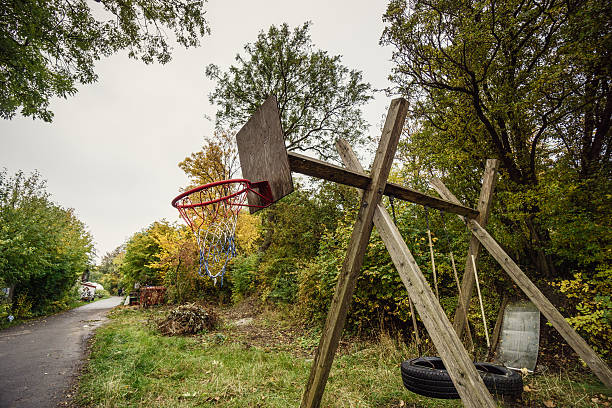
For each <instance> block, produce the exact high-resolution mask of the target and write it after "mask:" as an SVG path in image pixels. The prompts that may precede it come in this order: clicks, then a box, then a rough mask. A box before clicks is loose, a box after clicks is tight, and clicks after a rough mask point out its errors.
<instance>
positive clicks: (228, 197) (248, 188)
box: [172, 179, 272, 209]
mask: <svg viewBox="0 0 612 408" xmlns="http://www.w3.org/2000/svg"><path fill="white" fill-rule="evenodd" d="M237 183H241V184H244V185H245V187H244V188H241V189H240V190H238V191H236V192H234V193H232V194H228V195H226V196H224V197H219V198H214V199H212V200H208V201H203V202H201V203H192V204H179V201H180V200H182V199H183V198H185V197H188V196H189V195H191V194H194V193H197V192H200V191H202V190H206V189H209V188H213V187H217V186H222V185H224V184H237ZM262 183H265V184H268V182H267V181H264V182H259V183H251V181H250V180H247V179H229V180H220V181H215V182H212V183H208V184H204V185H201V186H199V187H195V188H192V189H191V190H187V191H185V192H183V193H181V194H179V195H178V196H176V197H175V198H174V200H172V206H173V207H174V208H177V209H181V208H196V207H204V206H207V205H210V204H214V203H218V202H221V201H229V200H231V199H232V198H234V197H237V196H240V195H241V194H243V193H245V192H249V191H251V192H253V193H254V194H257V195H258V196H260V197H261V198H263V200H264V202H265V203H266V205H249V204H245V203H231V204H233V205H237V206H241V207H257V208H265V207H267V206H269V205H270V204H271V201H272V200H271V197H267V195H265V194H260V193H258V192H257V191H255V190H253V187H259V185H261V184H262Z"/></svg>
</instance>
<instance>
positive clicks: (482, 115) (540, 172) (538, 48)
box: [382, 0, 612, 276]
mask: <svg viewBox="0 0 612 408" xmlns="http://www.w3.org/2000/svg"><path fill="white" fill-rule="evenodd" d="M611 7H612V6H610V4H609V2H604V1H599V0H594V1H590V0H583V1H578V2H562V1H557V0H549V1H545V2H521V1H514V0H506V1H486V2H480V3H474V2H468V3H457V2H448V1H443V0H440V1H437V0H436V1H433V2H424V1H414V2H410V4H408V3H407V2H405V1H401V0H399V1H391V2H390V4H389V6H388V9H387V13H386V14H385V20H386V21H387V22H388V23H389V24H388V26H387V28H386V29H385V32H384V34H383V38H382V42H383V43H384V44H390V45H393V46H394V47H395V48H396V50H395V51H394V55H393V60H394V62H395V63H396V67H395V69H394V72H393V74H392V80H393V81H394V82H395V83H396V84H397V87H398V89H399V90H400V92H402V93H403V94H405V95H407V96H408V97H409V98H410V99H411V100H412V106H413V107H414V108H413V112H412V113H413V114H414V117H415V118H417V120H419V121H420V123H421V124H422V126H423V128H422V129H423V133H422V135H421V139H424V138H425V137H429V138H430V142H429V143H430V148H431V149H435V150H437V151H438V152H441V150H443V149H447V150H450V149H454V150H453V151H452V154H454V155H456V159H459V158H460V157H461V156H463V158H464V159H465V157H466V156H467V157H469V158H475V159H477V160H475V165H476V166H481V165H482V153H483V152H484V153H490V154H491V155H492V156H494V157H496V158H498V159H499V160H500V161H501V162H502V171H503V176H504V179H505V180H506V181H507V183H505V184H503V187H502V189H504V188H505V189H506V190H507V191H508V192H509V193H510V195H509V196H508V197H507V198H509V200H506V202H507V203H508V207H509V208H508V209H509V211H508V212H509V213H510V212H514V214H516V215H517V217H515V218H514V219H512V218H510V217H509V218H507V219H506V220H505V221H506V224H507V226H508V228H512V229H515V230H516V229H517V227H518V230H519V231H520V230H524V239H523V242H524V243H525V249H526V252H527V253H529V257H530V258H531V262H532V263H533V264H534V265H536V267H537V269H538V271H539V272H540V274H541V275H542V276H550V275H552V271H553V267H554V260H553V259H551V257H550V256H549V254H547V252H546V250H547V247H548V246H549V244H550V236H549V235H550V230H549V229H546V228H545V227H544V226H543V225H542V219H541V218H540V217H539V214H540V212H541V206H540V202H538V200H537V197H538V194H540V191H539V190H538V189H540V185H539V184H540V182H541V181H542V179H543V178H544V177H545V176H546V175H547V174H548V173H549V171H550V170H551V169H552V168H554V167H555V166H558V165H561V164H562V163H570V168H571V167H573V168H574V169H576V172H577V179H576V182H578V183H581V182H582V181H584V180H586V179H593V178H598V179H599V180H606V179H609V176H610V170H611V169H610V166H609V158H610V142H611V141H612V132H611V131H610V123H611V120H610V118H611V115H612V93H611V92H610V89H612V88H610V85H612V77H611V73H610V66H611V64H610V62H611V53H610V41H611V36H610V35H609V33H610V21H609V18H607V17H606V16H609V15H610V12H611V11H612V9H611ZM418 137H419V136H418V135H417V138H418ZM434 145H437V146H438V147H437V148H436V147H435V146H434ZM442 146H443V149H442ZM449 153H450V152H449ZM442 154H443V153H442ZM449 156H450V154H447V155H446V157H447V159H445V160H446V164H449V160H448V157H449ZM456 161H459V160H456ZM459 163H460V164H459V167H463V168H465V167H469V166H470V165H469V164H468V163H466V162H465V161H463V162H460V161H459ZM447 168H452V167H447ZM464 171H465V170H464ZM466 172H467V173H469V172H470V171H466ZM506 177H507V178H506ZM582 185H583V186H585V187H587V186H588V183H583V184H582ZM598 189H600V187H597V188H594V189H593V191H596V190H598ZM513 224H514V225H513ZM516 224H519V225H516Z"/></svg>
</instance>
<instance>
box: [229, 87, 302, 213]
mask: <svg viewBox="0 0 612 408" xmlns="http://www.w3.org/2000/svg"><path fill="white" fill-rule="evenodd" d="M236 144H237V146H238V155H239V158H240V168H241V169H242V176H243V177H244V178H246V179H248V180H250V181H252V182H253V183H256V182H259V181H267V182H268V183H269V185H270V190H271V192H272V199H273V201H278V200H280V199H281V198H283V197H284V196H286V195H287V194H289V193H291V192H292V191H293V180H292V178H291V171H290V169H289V162H288V159H287V149H286V148H285V141H284V137H283V130H282V127H281V121H280V114H279V112H278V103H277V101H276V97H275V96H274V95H270V96H269V97H268V98H267V99H266V100H265V102H264V103H263V104H262V105H261V106H260V107H259V109H257V111H256V112H255V113H254V114H253V116H251V118H250V119H249V120H248V122H247V123H246V124H245V125H244V126H243V127H242V129H240V130H239V131H238V133H237V134H236ZM247 199H248V201H249V205H252V206H261V205H262V204H264V203H263V202H262V200H261V198H260V197H259V196H258V195H257V194H253V193H251V192H249V193H248V194H247ZM258 210H259V208H257V207H249V211H250V212H251V214H252V213H254V212H255V211H258Z"/></svg>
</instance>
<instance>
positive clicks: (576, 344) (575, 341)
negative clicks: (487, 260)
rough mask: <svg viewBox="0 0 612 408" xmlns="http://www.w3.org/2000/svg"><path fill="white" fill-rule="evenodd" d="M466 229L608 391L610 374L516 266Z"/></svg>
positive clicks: (473, 227)
mask: <svg viewBox="0 0 612 408" xmlns="http://www.w3.org/2000/svg"><path fill="white" fill-rule="evenodd" d="M431 182H432V185H433V187H434V188H435V189H436V191H437V192H438V194H440V196H442V197H443V198H444V199H446V200H449V201H453V202H455V203H459V200H457V197H455V196H454V195H453V193H451V192H450V190H448V188H446V186H445V185H444V183H442V181H440V180H438V179H432V181H431ZM467 225H468V227H469V228H470V231H471V232H472V235H473V236H475V237H476V238H477V239H478V240H479V241H480V243H481V244H482V245H483V246H484V247H485V248H486V249H487V251H489V253H490V254H491V255H492V256H493V258H495V260H496V261H497V262H498V263H499V264H500V265H501V267H502V268H503V269H504V270H505V271H506V272H507V273H508V275H510V277H511V278H512V280H514V282H515V283H516V284H517V285H518V286H519V287H520V288H521V289H522V290H523V292H524V293H525V294H526V295H527V297H528V298H529V300H531V301H532V302H533V304H535V305H536V307H537V308H538V309H539V310H540V312H542V314H544V316H546V318H547V319H548V321H549V322H550V323H551V324H552V325H553V326H554V327H555V329H557V331H558V332H559V333H560V334H561V336H563V338H564V339H565V341H567V344H569V345H570V347H571V348H573V349H574V351H575V352H576V353H578V355H579V356H580V358H582V359H583V360H584V362H585V363H586V364H587V365H588V366H589V367H590V368H591V370H593V373H594V374H595V375H596V376H597V378H599V379H600V380H601V382H602V383H604V385H605V386H606V387H612V370H610V367H608V366H607V365H606V363H605V362H604V361H603V360H602V359H601V357H599V356H598V355H597V353H595V351H593V349H592V348H591V347H590V346H589V345H588V344H587V342H586V341H584V339H583V338H582V337H580V336H579V335H578V333H576V331H575V330H574V329H573V328H572V326H570V325H569V323H568V322H567V321H566V320H565V318H564V317H563V315H561V313H559V311H558V310H557V308H556V307H555V306H554V305H553V304H552V303H550V301H549V300H548V299H547V298H546V296H544V295H543V294H542V292H540V290H539V289H538V287H537V286H536V285H534V283H533V282H532V281H531V280H530V279H529V278H528V277H527V275H525V273H524V272H523V271H522V270H521V268H519V267H518V265H517V264H516V263H515V262H514V261H513V260H512V258H510V256H509V255H508V254H507V253H506V252H505V251H504V250H503V249H502V247H501V246H500V245H499V244H498V243H497V242H496V241H495V240H494V239H493V237H491V235H489V233H488V232H487V231H486V230H485V229H484V228H483V227H482V226H481V225H480V224H479V223H478V222H477V221H476V220H469V219H468V220H467Z"/></svg>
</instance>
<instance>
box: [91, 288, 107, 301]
mask: <svg viewBox="0 0 612 408" xmlns="http://www.w3.org/2000/svg"><path fill="white" fill-rule="evenodd" d="M94 297H95V298H96V299H103V298H107V297H110V293H109V291H108V290H106V289H98V290H96V293H95V295H94Z"/></svg>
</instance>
